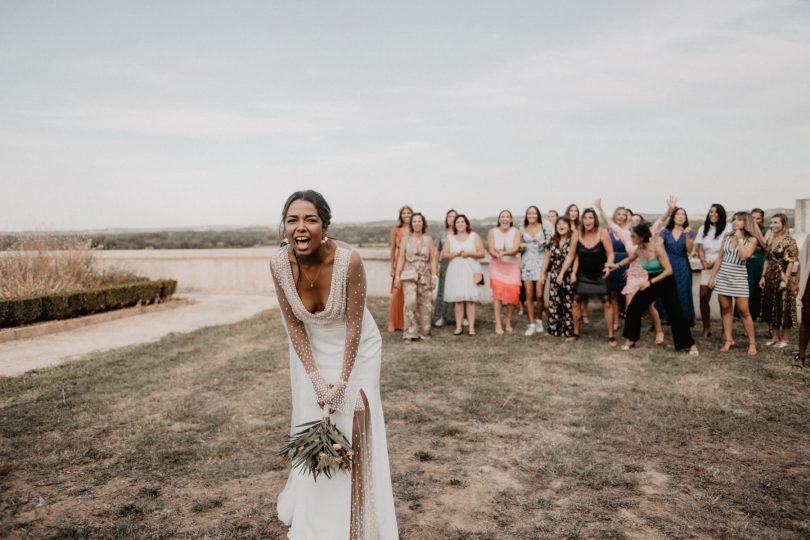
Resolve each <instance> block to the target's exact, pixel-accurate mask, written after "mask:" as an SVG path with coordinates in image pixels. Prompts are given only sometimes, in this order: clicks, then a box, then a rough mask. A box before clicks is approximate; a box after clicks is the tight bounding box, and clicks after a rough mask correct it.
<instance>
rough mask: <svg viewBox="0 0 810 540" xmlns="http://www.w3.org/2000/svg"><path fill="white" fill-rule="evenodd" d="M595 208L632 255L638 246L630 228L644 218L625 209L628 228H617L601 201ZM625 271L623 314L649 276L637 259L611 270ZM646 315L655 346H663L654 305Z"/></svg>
mask: <svg viewBox="0 0 810 540" xmlns="http://www.w3.org/2000/svg"><path fill="white" fill-rule="evenodd" d="M595 206H596V208H597V209H598V210H599V215H600V216H602V219H604V220H605V221H606V222H607V224H608V226H609V227H610V230H611V231H612V232H613V234H615V235H616V236H618V237H619V238H621V240H622V243H623V244H624V249H625V250H626V251H627V254H628V255H632V254H633V252H634V251H635V250H636V249H637V248H638V246H637V245H636V244H635V243H634V242H633V240H632V235H631V231H632V228H633V227H635V226H637V225H640V224H641V223H642V222H643V221H644V216H642V215H641V214H634V213H633V212H631V211H630V210H629V209H627V214H628V215H629V219H628V221H629V225H630V227H629V228H627V229H625V228H622V227H619V226H618V225H617V224H616V223H613V222H612V221H611V220H610V219H609V218H608V216H607V214H606V213H605V211H604V210H603V209H602V199H596V204H595ZM622 270H626V271H625V275H624V281H625V284H624V288H623V289H622V291H621V293H622V294H623V295H624V305H625V313H626V310H627V306H629V305H630V302H632V301H633V296H635V294H636V293H637V292H638V291H639V289H640V288H641V285H642V284H643V283H645V282H646V281H647V280H648V278H649V276H648V275H647V271H646V270H644V268H643V267H642V266H641V263H640V262H639V261H638V258H636V259H634V260H633V261H632V262H631V263H629V264H627V265H625V266H624V268H617V269H615V270H613V272H616V271H622ZM647 313H648V314H649V315H650V320H651V321H652V323H653V327H654V328H655V344H656V345H663V344H664V328H663V326H661V317H660V316H659V315H658V310H656V309H655V305H654V304H653V305H650V308H649V309H648V310H647Z"/></svg>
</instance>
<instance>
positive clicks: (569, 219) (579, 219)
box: [565, 203, 582, 228]
mask: <svg viewBox="0 0 810 540" xmlns="http://www.w3.org/2000/svg"><path fill="white" fill-rule="evenodd" d="M572 208H576V209H577V220H576V221H574V222H572V223H569V225H571V226H572V228H573V227H574V226H576V227H579V223H580V221H582V212H580V211H579V206H577V205H576V203H571V204H569V205H568V208H566V209H565V217H566V218H567V219H568V221H571V218H570V217H568V214H569V213H570V212H571V209H572Z"/></svg>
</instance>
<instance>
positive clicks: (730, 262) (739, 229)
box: [709, 212, 764, 356]
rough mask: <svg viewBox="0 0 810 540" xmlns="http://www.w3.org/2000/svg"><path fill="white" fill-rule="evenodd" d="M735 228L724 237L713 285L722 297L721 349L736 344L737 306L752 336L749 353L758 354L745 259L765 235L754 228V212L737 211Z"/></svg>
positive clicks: (714, 270) (725, 350)
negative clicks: (733, 327)
mask: <svg viewBox="0 0 810 540" xmlns="http://www.w3.org/2000/svg"><path fill="white" fill-rule="evenodd" d="M731 226H732V231H733V232H731V233H729V234H727V235H726V236H725V237H724V238H723V243H722V247H721V250H720V255H719V256H718V257H717V260H716V261H715V263H714V267H713V268H712V276H711V278H710V279H709V288H710V289H712V290H713V291H714V292H716V293H717V296H718V299H719V300H720V313H721V314H722V317H723V337H724V340H725V341H724V342H723V346H722V347H721V348H720V352H728V351H729V350H730V349H731V347H733V346H734V336H733V335H732V325H733V324H734V308H736V310H737V313H738V314H739V316H740V319H741V320H742V324H743V328H744V329H745V333H746V335H747V336H748V356H755V355H756V354H757V337H756V333H755V332H754V321H753V320H752V319H751V312H750V311H748V271H747V270H746V268H745V261H746V260H748V259H749V258H750V257H751V255H753V254H754V250H755V249H756V247H757V242H758V241H763V242H764V240H760V239H761V236H762V235H760V234H759V230H758V229H755V228H754V224H753V223H752V220H751V214H749V213H748V212H737V213H736V214H734V218H733V219H732V221H731Z"/></svg>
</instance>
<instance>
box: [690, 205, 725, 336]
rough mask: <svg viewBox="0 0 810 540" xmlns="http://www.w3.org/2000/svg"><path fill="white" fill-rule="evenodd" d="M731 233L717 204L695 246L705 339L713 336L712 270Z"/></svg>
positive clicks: (711, 208)
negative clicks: (699, 270) (710, 284)
mask: <svg viewBox="0 0 810 540" xmlns="http://www.w3.org/2000/svg"><path fill="white" fill-rule="evenodd" d="M730 232H731V224H730V223H726V209H725V208H723V205H722V204H719V203H715V204H713V205H711V207H709V212H708V213H707V214H706V220H705V221H704V222H703V225H702V226H701V227H700V229H698V233H697V236H696V237H695V245H696V246H697V248H696V251H697V255H698V258H700V264H701V267H702V270H701V272H700V319H701V321H702V323H703V337H709V336H711V335H712V308H711V304H710V302H711V299H712V289H711V287H709V280H711V277H712V268H714V263H715V262H716V261H717V258H718V256H719V255H720V248H721V247H722V245H723V238H725V236H726V235H727V234H729V233H730Z"/></svg>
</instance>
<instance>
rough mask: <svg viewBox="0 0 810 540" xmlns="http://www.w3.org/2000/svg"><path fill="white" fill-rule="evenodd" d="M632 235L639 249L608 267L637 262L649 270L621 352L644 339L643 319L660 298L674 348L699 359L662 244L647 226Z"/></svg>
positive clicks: (631, 308) (626, 325) (626, 323)
mask: <svg viewBox="0 0 810 540" xmlns="http://www.w3.org/2000/svg"><path fill="white" fill-rule="evenodd" d="M631 234H632V239H633V243H634V244H636V246H638V247H637V249H636V250H634V251H633V253H632V254H631V255H630V256H629V257H628V258H627V259H625V260H623V261H622V262H621V263H619V264H612V265H609V266H610V267H612V268H619V267H622V266H628V265H630V264H632V263H633V261H635V260H638V261H639V262H640V263H641V265H642V267H644V269H645V270H646V271H647V276H648V279H647V280H646V281H645V282H644V283H642V285H641V287H640V290H639V291H638V293H637V294H636V295H635V296H634V297H633V300H632V301H631V302H630V305H629V306H627V315H626V316H625V321H624V331H623V336H624V338H625V342H624V345H623V346H622V350H625V351H626V350H629V349H631V348H633V347H635V346H636V343H637V342H638V340H639V339H640V337H641V316H642V315H643V314H644V313H645V312H646V311H647V310H648V309H649V307H650V306H651V305H652V303H653V302H654V301H655V300H656V299H660V300H661V301H662V302H663V304H664V306H665V307H666V309H667V311H668V312H669V313H670V319H669V322H670V329H671V331H672V341H673V344H674V346H675V349H677V350H684V349H688V350H689V354H691V355H694V356H697V355H698V354H699V353H698V349H697V346H696V345H695V340H694V339H693V338H692V332H690V331H689V324H688V323H687V322H686V320H684V318H683V317H682V316H681V310H680V307H679V305H678V290H677V287H676V286H675V278H674V277H673V276H672V265H671V264H670V262H669V257H668V256H667V252H666V249H664V243H663V241H662V240H661V239H660V238H659V239H655V240H653V238H652V231H651V227H650V225H649V224H648V223H641V224H639V225H636V226H635V227H633V229H632V233H631Z"/></svg>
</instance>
